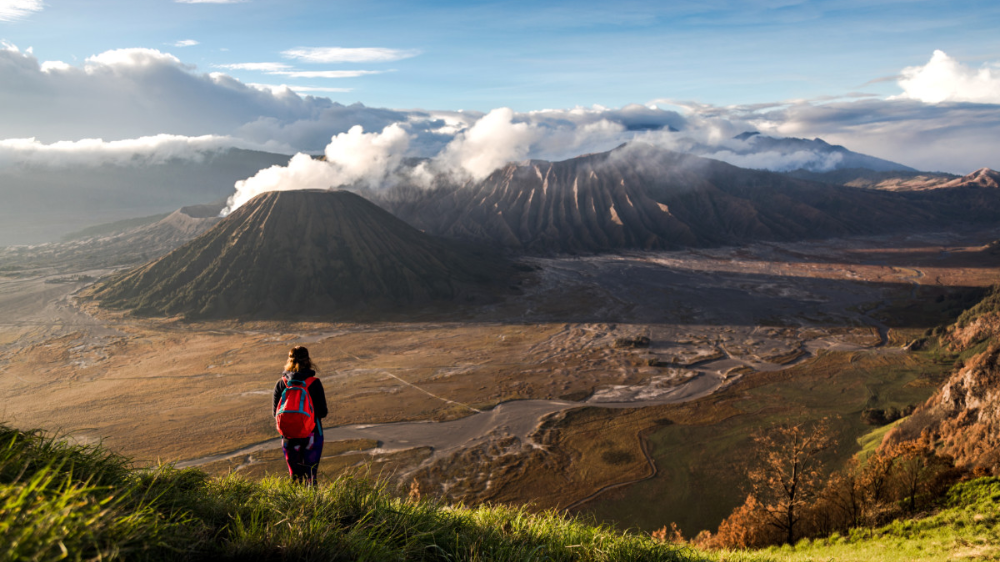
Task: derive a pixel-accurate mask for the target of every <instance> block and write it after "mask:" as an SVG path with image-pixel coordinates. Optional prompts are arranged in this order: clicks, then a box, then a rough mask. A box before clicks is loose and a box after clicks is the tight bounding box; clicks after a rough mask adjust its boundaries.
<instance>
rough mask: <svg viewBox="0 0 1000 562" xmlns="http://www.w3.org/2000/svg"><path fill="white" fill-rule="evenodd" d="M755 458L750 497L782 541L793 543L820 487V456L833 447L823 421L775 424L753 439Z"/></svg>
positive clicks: (821, 481) (750, 476)
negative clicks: (779, 534)
mask: <svg viewBox="0 0 1000 562" xmlns="http://www.w3.org/2000/svg"><path fill="white" fill-rule="evenodd" d="M753 440H754V444H755V448H756V454H757V459H756V461H757V462H756V463H755V465H754V466H753V468H752V469H751V470H750V472H749V473H748V475H747V476H748V477H749V479H750V485H751V487H752V492H751V493H752V494H753V496H754V497H756V498H757V499H758V500H759V501H760V503H761V505H762V507H763V512H764V513H765V514H766V516H767V519H768V521H769V522H770V524H771V525H773V526H775V527H776V528H778V529H779V530H780V531H781V534H782V535H783V536H784V540H785V542H787V543H789V544H792V543H793V542H794V541H795V531H796V529H797V527H798V525H799V523H800V521H801V519H802V516H803V512H804V511H805V509H806V507H807V506H808V505H809V503H810V502H811V501H812V500H813V498H815V497H816V495H817V494H818V493H819V491H820V490H821V488H822V487H823V485H824V481H823V474H822V471H823V463H822V459H821V453H822V452H823V451H825V450H827V449H828V448H830V447H831V446H833V444H834V439H833V436H832V435H831V433H830V428H829V425H828V423H827V422H826V420H822V421H819V422H816V423H812V424H808V425H778V426H774V427H772V428H770V429H767V430H762V431H760V432H758V433H756V434H755V435H754V436H753Z"/></svg>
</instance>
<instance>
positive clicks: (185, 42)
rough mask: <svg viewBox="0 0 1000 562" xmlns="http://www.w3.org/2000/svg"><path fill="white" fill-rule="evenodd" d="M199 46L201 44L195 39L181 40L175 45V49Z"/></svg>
mask: <svg viewBox="0 0 1000 562" xmlns="http://www.w3.org/2000/svg"><path fill="white" fill-rule="evenodd" d="M198 44H199V43H198V42H197V41H195V40H194V39H181V40H180V41H177V42H176V43H174V47H194V46H195V45H198Z"/></svg>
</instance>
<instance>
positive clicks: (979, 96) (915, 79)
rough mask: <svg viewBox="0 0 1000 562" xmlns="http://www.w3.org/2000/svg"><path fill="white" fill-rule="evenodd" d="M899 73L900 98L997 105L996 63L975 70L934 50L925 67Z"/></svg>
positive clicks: (999, 83) (999, 93) (998, 69)
mask: <svg viewBox="0 0 1000 562" xmlns="http://www.w3.org/2000/svg"><path fill="white" fill-rule="evenodd" d="M901 74H902V75H901V77H900V78H899V81H898V82H899V86H900V88H902V89H903V94H902V97H906V98H910V99H915V100H920V101H923V102H927V103H941V102H975V103H996V104H1000V65H997V64H996V63H994V64H993V65H992V66H990V65H984V66H982V67H981V68H978V69H975V68H971V67H969V66H966V65H964V64H962V63H960V62H958V61H957V60H955V59H953V58H951V57H949V56H948V55H947V54H945V52H944V51H940V50H937V51H934V55H933V56H931V60H930V61H929V62H928V63H927V64H925V65H923V66H910V67H907V68H904V69H903V71H902V73H901Z"/></svg>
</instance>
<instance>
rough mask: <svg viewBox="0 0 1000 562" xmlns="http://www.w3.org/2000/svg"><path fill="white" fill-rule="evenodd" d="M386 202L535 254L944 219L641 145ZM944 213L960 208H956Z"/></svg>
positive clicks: (934, 212) (529, 165)
mask: <svg viewBox="0 0 1000 562" xmlns="http://www.w3.org/2000/svg"><path fill="white" fill-rule="evenodd" d="M991 196H994V197H995V195H993V194H991ZM384 197H385V199H384V202H383V204H384V205H385V206H386V207H387V208H389V209H390V210H391V211H392V212H393V213H395V214H396V216H398V217H400V218H402V219H403V220H405V221H407V222H408V223H410V224H412V225H414V226H416V227H417V228H420V229H423V230H425V231H427V232H429V233H432V234H436V235H440V236H444V237H450V238H456V239H463V240H470V241H479V242H482V243H489V244H493V245H496V246H500V247H505V248H508V249H512V250H514V251H518V252H528V253H537V254H547V253H594V252H608V251H616V250H620V249H630V248H632V249H646V250H660V249H677V248H685V247H698V246H718V245H727V244H744V243H748V242H752V241H755V240H774V241H797V240H804V239H819V238H829V237H837V236H848V235H856V234H870V233H877V232H888V231H892V230H904V229H907V228H913V227H915V226H922V225H927V224H940V223H941V221H942V218H943V217H942V213H943V207H941V206H940V205H938V203H937V202H936V201H924V200H916V199H910V198H907V197H905V196H900V195H898V194H894V193H888V192H879V191H873V190H865V189H858V188H851V187H846V186H836V185H829V184H823V183H818V182H812V181H805V180H801V179H797V178H793V177H789V176H787V175H784V174H778V173H773V172H767V171H762V170H748V169H744V168H739V167H736V166H732V165H729V164H726V163H724V162H720V161H717V160H711V159H707V158H701V157H698V156H693V155H690V154H682V153H678V152H672V151H669V150H664V149H660V148H657V147H653V146H650V145H643V144H630V145H624V146H623V147H619V148H617V149H615V150H612V151H610V152H604V153H599V154H590V155H585V156H580V157H577V158H572V159H570V160H564V161H561V162H546V161H541V160H533V161H529V162H524V163H512V164H508V165H507V166H505V167H503V168H500V169H498V170H496V171H495V172H493V173H492V174H490V175H489V176H488V177H486V178H485V179H484V180H482V181H479V182H469V183H467V184H465V185H461V186H441V187H438V188H436V189H431V190H423V189H413V190H410V191H408V192H407V191H398V192H396V193H392V192H390V193H388V194H387V195H386V196H384ZM962 197H966V196H965V195H963V196H962ZM949 205H951V206H950V207H948V209H950V208H951V207H954V206H955V205H958V206H959V207H960V208H964V205H963V204H962V202H961V201H958V200H956V201H954V202H950V203H949ZM994 206H995V205H994ZM991 216H994V214H992V211H991Z"/></svg>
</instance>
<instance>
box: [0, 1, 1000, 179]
mask: <svg viewBox="0 0 1000 562" xmlns="http://www.w3.org/2000/svg"><path fill="white" fill-rule="evenodd" d="M997 29H1000V3H997V2H995V1H950V2H940V1H904V0H838V1H816V0H751V1H736V0H697V1H686V0H679V1H671V2H650V1H629V0H621V1H617V2H606V1H602V2H596V1H591V0H574V1H549V2H546V1H540V0H533V1H521V0H517V1H505V2H477V1H472V0H466V1H463V2H457V1H420V0H400V1H385V0H368V1H365V2H343V1H323V2H316V1H304V0H303V1H298V0H280V1H278V0H244V1H235V0H229V1H223V0H214V1H208V0H183V1H182V0H176V1H174V0H130V1H127V2H126V1H112V0H73V1H68V0H66V1H61V0H0V41H2V42H3V43H2V44H0V166H2V165H4V164H5V163H7V164H8V165H9V164H10V163H12V162H20V161H36V162H41V161H44V162H52V161H57V160H60V159H61V158H64V157H65V158H76V159H77V160H81V159H91V160H93V161H99V160H101V159H102V158H105V157H107V158H116V159H118V161H128V160H129V159H130V157H129V155H130V154H131V155H134V154H140V155H142V154H145V155H149V154H153V153H155V154H157V155H159V156H160V157H162V156H163V155H173V156H177V155H183V154H187V153H193V152H195V151H198V150H203V149H204V148H205V147H214V146H240V147H245V148H257V149H264V150H271V151H277V152H283V153H287V154H292V153H294V152H297V151H306V152H310V153H319V152H323V151H326V152H329V147H330V146H335V147H343V146H345V144H344V143H347V142H348V141H350V140H351V139H354V141H357V142H354V144H353V145H352V146H354V147H355V148H357V147H358V146H360V144H359V143H361V144H366V143H367V146H369V148H370V146H371V145H372V143H376V144H378V143H377V142H376V141H379V139H380V138H381V136H380V135H383V134H384V135H387V136H386V137H385V139H383V140H382V141H379V142H381V145H380V146H382V147H386V146H388V147H390V148H389V149H386V150H392V151H401V152H399V153H398V154H397V153H396V152H393V154H392V155H391V157H390V156H386V155H384V154H382V155H381V156H378V157H379V158H382V160H378V163H379V165H382V164H384V163H385V162H397V161H398V159H399V157H402V156H442V157H443V158H444V157H447V158H445V159H448V158H450V159H451V161H453V162H457V164H455V165H457V166H460V167H462V168H463V169H466V171H467V172H468V173H470V174H471V175H473V176H476V175H478V174H480V173H481V169H483V168H488V167H490V166H493V165H494V163H495V162H500V163H501V164H502V163H503V162H501V161H502V160H503V159H504V158H524V157H545V158H564V157H570V156H573V155H575V154H579V153H581V152H583V151H592V150H604V149H608V148H611V147H613V146H615V145H616V144H617V143H620V142H622V141H623V140H630V139H632V138H635V137H637V136H644V135H645V136H649V135H650V134H651V133H650V131H663V134H661V135H660V138H659V140H660V141H662V142H664V143H665V144H667V145H670V146H676V145H677V138H676V137H678V136H683V137H684V138H685V139H687V140H688V141H691V140H692V139H694V141H697V142H698V143H702V144H704V143H715V144H718V145H720V146H722V147H723V148H725V145H726V143H727V142H729V140H730V139H731V137H732V135H734V134H738V133H739V132H742V131H744V130H758V131H761V132H762V133H764V134H768V135H771V136H794V137H804V138H814V137H822V138H823V139H825V140H826V141H828V142H831V143H835V144H842V145H844V146H846V147H847V148H850V149H852V150H855V151H858V152H863V153H866V154H872V155H874V156H878V157H881V158H886V159H890V160H893V161H897V162H901V163H903V164H906V165H909V166H913V167H916V168H919V169H925V170H942V171H948V172H953V173H963V174H964V173H969V172H971V171H973V170H975V169H977V168H980V167H984V166H989V167H993V168H1000V150H998V149H1000V140H998V139H1000V111H998V110H1000V38H998V36H997V33H996V30H997ZM487 118H489V120H488V121H485V122H484V123H480V121H483V120H486V119H487ZM477 124H481V125H482V126H481V127H479V130H478V133H475V134H476V135H479V138H480V140H479V141H476V142H473V139H472V137H473V136H475V135H474V134H473V129H474V128H475V127H476V125H477ZM357 126H360V127H361V129H360V130H358V129H354V128H355V127H357ZM393 126H395V127H397V128H399V129H400V130H397V129H392V128H391V127H393ZM487 126H489V127H487ZM519 126H520V127H519ZM675 129H676V130H677V133H676V134H674V130H675ZM352 130H353V131H354V134H353V136H350V135H351V134H350V132H351V131H352ZM373 134H374V135H376V137H370V136H364V135H373ZM341 135H345V136H343V137H340V136H341ZM494 136H495V137H496V138H497V139H498V140H497V142H498V143H500V145H499V146H492V145H491V144H490V143H489V142H486V140H484V139H489V138H492V137H494ZM338 138H340V140H339V141H338ZM85 139H101V140H100V141H96V140H89V141H86V142H84V140H85ZM503 143H506V144H503ZM348 144H349V143H348ZM472 147H475V149H476V150H479V151H480V152H477V153H476V154H472V153H471V151H472V150H473V148H472ZM379 150H382V152H384V151H385V150H383V149H379ZM463 151H464V152H463ZM482 151H486V153H482ZM720 153H721V152H720ZM345 154H349V153H345ZM356 154H361V153H356ZM366 154H367V153H366ZM380 154H381V153H380ZM362 156H363V157H367V156H364V155H362ZM473 160H475V163H472V164H470V166H471V167H472V168H475V171H470V170H472V168H465V165H466V164H467V163H469V162H471V161H473ZM772 161H774V160H773V159H771V160H767V162H772ZM762 162H763V160H762ZM786 165H787V163H781V162H779V163H778V164H776V165H771V164H767V165H763V164H762V166H761V167H770V168H775V167H777V168H781V167H782V166H786ZM348 175H350V174H348ZM351 177H353V176H351Z"/></svg>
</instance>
